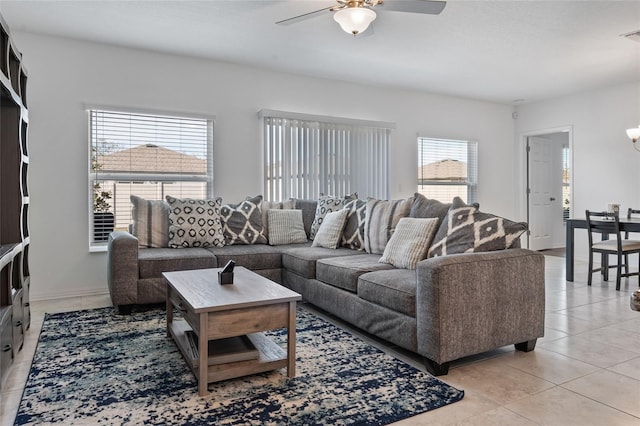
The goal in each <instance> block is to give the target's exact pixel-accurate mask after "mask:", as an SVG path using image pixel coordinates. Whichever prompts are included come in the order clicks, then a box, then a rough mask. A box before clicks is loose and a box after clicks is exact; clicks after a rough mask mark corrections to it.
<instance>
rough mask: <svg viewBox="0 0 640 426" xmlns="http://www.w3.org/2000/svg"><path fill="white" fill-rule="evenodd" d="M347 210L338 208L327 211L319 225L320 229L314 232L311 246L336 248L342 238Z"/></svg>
mask: <svg viewBox="0 0 640 426" xmlns="http://www.w3.org/2000/svg"><path fill="white" fill-rule="evenodd" d="M348 214H349V210H345V209H342V210H338V211H335V212H331V213H327V215H326V216H325V217H324V220H323V221H322V224H321V225H320V229H318V232H317V233H316V237H315V238H314V240H313V244H311V246H312V247H326V248H330V249H336V248H338V246H339V245H340V240H341V239H342V230H343V229H344V225H345V223H346V222H347V215H348Z"/></svg>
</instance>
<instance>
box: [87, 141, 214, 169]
mask: <svg viewBox="0 0 640 426" xmlns="http://www.w3.org/2000/svg"><path fill="white" fill-rule="evenodd" d="M97 162H98V164H100V165H101V168H100V171H101V172H128V171H130V170H131V164H132V163H134V164H135V165H136V167H135V168H136V171H137V172H141V173H178V174H187V173H188V174H205V173H206V172H207V160H206V159H204V158H199V157H197V156H195V155H189V154H184V153H182V152H178V151H174V150H171V149H168V148H164V147H161V146H158V145H154V144H146V145H138V146H135V147H133V148H128V149H123V150H121V151H116V152H113V153H109V154H105V155H98V158H97Z"/></svg>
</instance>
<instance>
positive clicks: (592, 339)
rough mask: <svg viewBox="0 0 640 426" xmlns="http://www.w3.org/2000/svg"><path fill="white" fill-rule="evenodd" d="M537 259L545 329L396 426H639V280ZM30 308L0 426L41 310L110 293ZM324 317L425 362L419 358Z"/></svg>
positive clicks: (457, 375) (465, 371)
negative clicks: (634, 297) (618, 281)
mask: <svg viewBox="0 0 640 426" xmlns="http://www.w3.org/2000/svg"><path fill="white" fill-rule="evenodd" d="M545 260H546V305H547V311H546V328H545V337H544V338H542V339H539V340H538V345H537V347H536V349H535V351H533V352H529V353H523V352H516V351H514V349H513V346H509V347H504V348H500V349H497V350H495V351H492V352H489V353H485V354H481V355H478V356H474V357H469V358H466V359H463V360H459V361H456V362H455V363H452V366H451V369H450V371H449V374H448V375H447V376H442V377H441V379H442V380H443V381H445V382H446V383H448V384H450V385H452V386H455V387H457V388H459V389H464V391H465V397H464V399H463V400H462V401H460V402H458V403H455V404H452V405H449V406H446V407H443V408H440V409H437V410H434V411H432V412H429V413H425V414H422V415H419V416H416V417H412V418H410V419H406V420H404V421H402V422H399V423H397V424H398V425H412V426H413V425H562V426H565V425H580V426H584V425H598V426H600V425H607V426H609V425H638V426H640V312H636V311H632V310H631V309H630V307H629V298H630V295H631V292H632V291H634V290H635V289H637V288H638V279H637V278H635V277H633V278H628V279H626V280H624V281H623V284H622V290H621V291H619V292H617V291H616V290H615V284H613V285H612V284H610V283H605V282H602V283H601V282H600V280H599V278H598V277H594V285H593V286H592V287H591V288H589V287H587V285H586V269H587V267H586V264H584V263H580V262H576V274H575V275H576V280H575V282H573V283H570V282H566V281H565V280H564V259H563V258H560V257H551V256H546V257H545ZM31 306H32V312H33V319H32V325H31V330H30V331H29V332H28V333H27V336H26V340H25V344H24V348H23V350H22V351H21V352H20V353H19V354H18V356H17V358H16V360H15V363H14V366H13V368H12V370H11V373H10V375H9V377H8V379H7V383H6V385H5V387H4V390H3V391H2V393H1V398H2V399H1V401H0V425H2V426H4V425H11V424H13V420H14V418H15V414H16V411H17V408H18V404H19V401H20V398H21V396H22V389H23V387H24V384H25V381H26V377H27V375H28V372H29V367H30V365H31V359H32V357H33V353H34V351H35V347H36V343H37V339H38V334H39V330H40V327H41V326H42V321H43V319H44V313H45V312H61V311H72V310H78V309H89V308H98V307H103V306H110V300H109V297H108V296H107V295H102V296H91V297H77V298H70V299H58V300H48V301H38V302H33V303H32V305H31ZM307 308H309V309H311V310H314V309H313V308H312V307H310V306H308V305H307ZM322 315H323V314H322ZM325 317H326V315H325ZM328 319H329V320H331V321H334V322H336V323H338V324H339V325H341V326H343V327H344V328H347V329H349V330H350V331H352V332H354V333H356V334H359V335H360V336H361V337H363V338H364V339H366V340H367V341H369V342H371V343H372V344H375V345H376V346H378V347H381V348H382V349H383V350H385V351H387V352H390V353H392V354H394V355H395V356H397V357H399V358H401V359H403V360H405V361H406V362H408V363H410V364H412V365H414V366H416V367H418V368H420V369H424V367H423V365H422V364H421V361H420V359H419V358H418V357H416V356H414V355H412V354H410V353H407V352H406V351H403V350H398V349H397V348H394V347H390V346H388V345H385V344H384V343H383V342H380V341H378V340H376V339H374V338H372V337H371V336H367V335H364V334H363V333H361V332H359V331H357V330H353V329H352V328H351V327H349V326H348V325H345V324H342V323H341V322H340V321H337V320H335V319H334V318H331V317H329V318H328Z"/></svg>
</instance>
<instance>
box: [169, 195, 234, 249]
mask: <svg viewBox="0 0 640 426" xmlns="http://www.w3.org/2000/svg"><path fill="white" fill-rule="evenodd" d="M165 199H166V200H167V203H168V204H169V209H170V211H169V247H171V248H184V247H203V248H207V247H223V246H224V234H223V232H222V223H221V221H220V207H221V206H222V198H219V197H218V198H215V199H212V200H195V199H192V198H184V199H179V198H175V197H172V196H170V195H167V196H166V197H165Z"/></svg>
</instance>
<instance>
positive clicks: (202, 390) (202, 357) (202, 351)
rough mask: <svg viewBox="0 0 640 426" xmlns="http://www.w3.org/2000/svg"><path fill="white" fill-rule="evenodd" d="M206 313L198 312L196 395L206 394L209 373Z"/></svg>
mask: <svg viewBox="0 0 640 426" xmlns="http://www.w3.org/2000/svg"><path fill="white" fill-rule="evenodd" d="M207 319H208V316H207V313H206V312H205V313H201V314H200V335H199V336H198V352H199V353H198V360H199V363H200V364H199V367H198V395H200V396H206V395H207V385H208V383H207V382H208V373H209V371H208V370H209V362H208V361H209V340H208V339H207V337H208V334H209V331H208V330H207Z"/></svg>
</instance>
